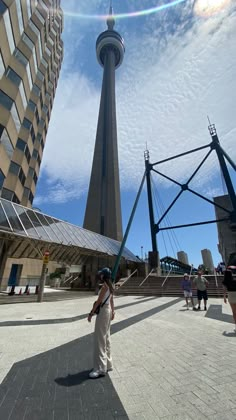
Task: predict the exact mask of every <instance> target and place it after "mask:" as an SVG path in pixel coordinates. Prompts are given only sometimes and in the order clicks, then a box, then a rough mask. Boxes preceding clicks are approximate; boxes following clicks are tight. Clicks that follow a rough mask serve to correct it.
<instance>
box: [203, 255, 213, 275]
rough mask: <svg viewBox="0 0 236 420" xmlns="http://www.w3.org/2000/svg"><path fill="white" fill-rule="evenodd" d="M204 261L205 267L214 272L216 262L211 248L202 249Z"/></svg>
mask: <svg viewBox="0 0 236 420" xmlns="http://www.w3.org/2000/svg"><path fill="white" fill-rule="evenodd" d="M201 254H202V262H203V264H204V266H205V268H206V269H207V270H208V271H209V273H213V272H214V267H215V266H214V263H213V259H212V255H211V251H210V250H209V249H202V250H201Z"/></svg>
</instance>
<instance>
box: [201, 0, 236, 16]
mask: <svg viewBox="0 0 236 420" xmlns="http://www.w3.org/2000/svg"><path fill="white" fill-rule="evenodd" d="M230 2H231V0H196V1H195V4H194V12H195V13H196V14H197V15H199V16H202V17H209V16H212V15H215V14H216V13H219V12H221V11H222V10H223V9H225V8H226V7H227V6H229V4H230Z"/></svg>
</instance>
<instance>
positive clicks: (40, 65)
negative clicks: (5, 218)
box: [0, 0, 63, 207]
mask: <svg viewBox="0 0 236 420" xmlns="http://www.w3.org/2000/svg"><path fill="white" fill-rule="evenodd" d="M62 29H63V13H62V9H61V7H60V1H58V0H51V1H50V2H49V0H47V1H40V2H39V1H30V0H27V1H26V0H24V1H23V0H11V1H4V2H3V1H0V196H1V197H2V198H5V199H6V200H9V201H13V202H15V203H18V204H22V205H23V206H27V207H31V206H32V202H33V199H34V196H35V190H36V184H37V181H38V177H39V170H40V165H41V161H42V156H43V150H44V146H45V142H46V135H47V130H48V125H49V120H50V118H51V112H52V107H53V101H54V97H55V92H56V88H57V82H58V78H59V74H60V69H61V64H62V59H63V41H62V39H61V33H62Z"/></svg>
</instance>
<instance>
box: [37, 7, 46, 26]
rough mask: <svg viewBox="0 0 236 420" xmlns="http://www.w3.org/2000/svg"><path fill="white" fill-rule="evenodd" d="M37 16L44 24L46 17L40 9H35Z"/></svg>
mask: <svg viewBox="0 0 236 420" xmlns="http://www.w3.org/2000/svg"><path fill="white" fill-rule="evenodd" d="M35 16H37V18H38V20H39V21H40V22H41V23H42V25H43V24H44V21H45V19H44V17H43V16H42V15H41V13H39V11H38V10H35Z"/></svg>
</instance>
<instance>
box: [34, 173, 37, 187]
mask: <svg viewBox="0 0 236 420" xmlns="http://www.w3.org/2000/svg"><path fill="white" fill-rule="evenodd" d="M33 180H34V183H35V185H36V184H37V181H38V177H37V175H36V173H34V176H33Z"/></svg>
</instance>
